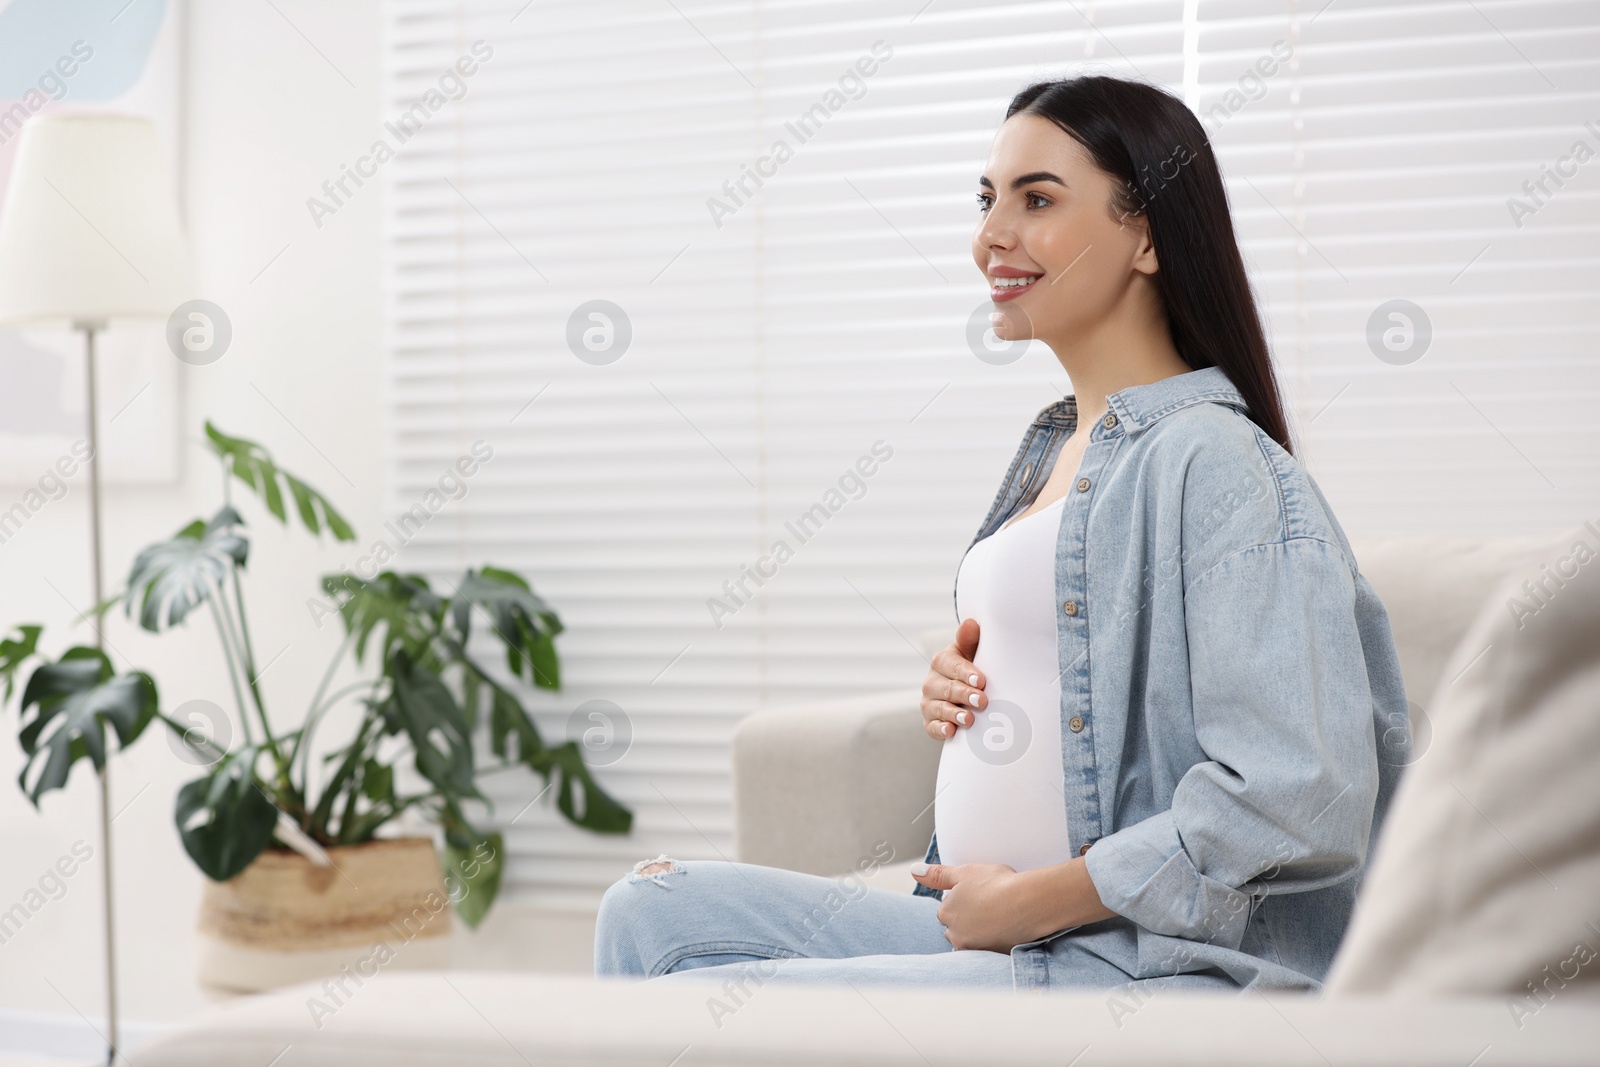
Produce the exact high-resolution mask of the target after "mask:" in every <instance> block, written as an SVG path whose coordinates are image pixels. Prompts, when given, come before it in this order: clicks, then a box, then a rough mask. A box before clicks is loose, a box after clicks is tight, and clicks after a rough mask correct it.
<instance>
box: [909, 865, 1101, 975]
mask: <svg viewBox="0 0 1600 1067" xmlns="http://www.w3.org/2000/svg"><path fill="white" fill-rule="evenodd" d="M911 877H913V878H915V879H916V880H917V881H918V882H919V883H921V884H922V885H925V886H927V887H928V888H929V889H942V890H944V899H943V901H942V902H941V903H940V905H939V913H938V914H939V921H940V922H941V923H943V924H944V928H945V930H944V937H945V940H946V941H948V942H950V943H951V944H952V945H954V946H955V947H956V948H978V949H988V950H989V951H990V952H1010V951H1011V950H1012V949H1013V948H1015V947H1016V946H1018V945H1021V944H1025V943H1026V942H1029V941H1037V940H1038V939H1039V938H1041V937H1045V936H1047V935H1049V934H1052V933H1055V932H1056V931H1058V930H1066V929H1070V928H1073V927H1077V926H1084V925H1087V924H1088V923H1094V922H1099V921H1101V920H1102V919H1109V918H1111V917H1113V916H1114V915H1116V912H1114V911H1112V910H1111V909H1110V908H1108V907H1106V906H1105V904H1103V903H1102V902H1101V900H1100V894H1099V893H1097V892H1096V891H1095V888H1094V880H1093V879H1091V878H1090V877H1089V869H1088V867H1086V866H1085V865H1084V862H1083V860H1082V858H1078V859H1070V860H1067V861H1066V862H1064V863H1057V864H1054V865H1053V866H1050V867H1038V868H1035V869H1033V870H1029V871H1024V872H1022V873H1018V872H1017V870H1016V868H1014V867H1008V866H1006V865H1005V864H1003V863H961V864H956V865H954V866H952V865H950V864H939V863H935V864H932V865H928V864H923V863H919V864H916V865H915V866H913V867H912V868H911Z"/></svg>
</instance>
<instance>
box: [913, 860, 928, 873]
mask: <svg viewBox="0 0 1600 1067" xmlns="http://www.w3.org/2000/svg"><path fill="white" fill-rule="evenodd" d="M911 873H912V874H927V873H928V865H927V864H926V863H913V864H912V865H911Z"/></svg>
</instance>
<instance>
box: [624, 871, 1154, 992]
mask: <svg viewBox="0 0 1600 1067" xmlns="http://www.w3.org/2000/svg"><path fill="white" fill-rule="evenodd" d="M652 865H658V867H659V869H657V870H655V871H654V872H653V873H652V872H647V868H650V867H651V866H652ZM938 910H939V901H937V900H934V899H932V898H930V897H918V896H912V895H911V894H909V893H899V892H895V891H893V890H889V889H880V888H875V887H872V886H869V885H867V884H866V883H865V882H864V881H863V880H862V879H861V878H860V877H859V876H858V875H856V874H854V873H852V874H849V875H845V876H843V877H839V878H824V877H821V876H818V875H811V874H798V873H796V872H794V871H785V870H780V869H778V868H775V867H761V866H757V865H755V864H751V863H730V862H725V861H720V860H673V859H669V858H668V857H666V856H658V857H657V858H656V859H654V860H643V861H641V862H639V863H638V864H636V865H635V866H634V870H633V871H632V873H630V874H628V875H626V876H624V877H623V878H621V879H619V880H618V881H616V882H615V883H613V884H612V885H611V887H610V888H609V889H607V890H606V893H605V896H604V897H603V898H602V899H601V902H600V912H599V915H598V918H597V922H596V928H595V942H594V969H595V973H596V974H597V975H614V976H627V977H633V978H658V979H661V980H665V981H680V980H687V981H703V982H713V983H718V984H720V985H721V986H722V995H721V996H720V997H718V998H717V1003H716V1004H713V1005H712V1008H713V1013H715V1012H716V1011H717V1010H718V1005H719V1004H720V1005H721V1010H725V1011H727V1012H729V1013H731V1012H732V1011H735V1010H737V1008H738V1006H739V1005H740V1004H741V1003H743V1002H744V1000H745V999H748V997H750V996H751V995H753V993H754V991H755V990H756V989H757V988H759V987H761V986H763V985H766V984H767V983H769V982H774V981H777V982H783V983H785V984H790V983H808V984H838V985H843V984H845V983H854V984H856V985H865V984H875V985H911V986H956V987H962V988H968V989H971V988H980V987H987V988H991V989H1004V990H1009V989H1011V988H1013V987H1012V978H1011V957H1010V956H1008V955H1006V954H1005V953H1003V952H986V951H981V950H977V949H955V948H953V947H951V945H950V942H949V941H946V940H945V937H944V927H943V926H942V925H941V924H940V923H939V919H938V917H937V914H936V913H937V912H938ZM1117 977H1119V978H1121V977H1122V976H1121V975H1120V974H1119V975H1118V976H1117Z"/></svg>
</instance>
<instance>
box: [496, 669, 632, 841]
mask: <svg viewBox="0 0 1600 1067" xmlns="http://www.w3.org/2000/svg"><path fill="white" fill-rule="evenodd" d="M489 747H490V749H491V750H493V752H494V753H495V754H496V755H498V756H500V757H501V758H503V759H506V760H509V761H511V762H514V763H521V764H523V765H525V766H527V767H528V768H530V769H531V770H534V771H536V772H538V773H539V774H540V775H541V776H543V778H544V780H545V781H546V782H547V783H549V784H550V785H552V786H554V787H555V794H556V807H557V808H558V809H560V811H561V814H563V815H565V816H566V817H567V818H568V819H570V820H571V821H572V822H573V823H575V824H576V825H578V826H581V827H583V828H584V829H586V830H592V831H594V832H595V833H597V834H625V833H627V832H629V831H630V830H631V829H632V828H633V813H632V812H630V811H629V810H628V809H627V808H625V807H623V806H622V805H621V804H618V803H617V802H616V800H614V799H613V798H612V797H611V795H610V794H609V793H607V792H606V791H605V790H604V789H601V788H600V783H598V782H596V781H595V780H594V775H592V774H591V773H590V771H589V765H588V764H587V763H585V762H584V761H583V750H582V749H580V748H579V747H578V744H577V742H575V741H566V742H563V743H562V744H560V745H557V746H555V747H554V748H547V747H546V746H545V744H544V741H543V740H542V739H541V738H540V736H539V730H538V728H537V727H536V726H534V724H533V720H532V719H530V718H529V717H528V713H527V712H526V711H525V710H523V707H522V705H521V704H520V703H518V701H517V699H516V698H515V697H514V696H512V695H511V694H510V693H508V692H507V691H506V690H504V689H501V688H499V687H498V686H496V687H494V695H493V698H492V701H491V703H490V705H489Z"/></svg>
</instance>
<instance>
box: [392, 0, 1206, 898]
mask: <svg viewBox="0 0 1600 1067" xmlns="http://www.w3.org/2000/svg"><path fill="white" fill-rule="evenodd" d="M918 6H919V5H916V4H906V3H880V2H866V3H863V2H860V0H852V2H827V3H817V2H811V3H787V4H779V3H748V2H746V3H716V4H712V3H684V2H678V3H677V4H676V5H675V6H674V5H673V4H663V3H660V2H658V0H648V2H606V3H593V2H583V3H578V2H570V3H544V2H541V3H539V4H536V5H533V6H531V7H528V8H526V9H525V10H521V11H520V13H519V8H521V4H520V2H519V3H513V4H507V5H486V4H476V3H475V4H470V5H468V4H461V3H443V2H424V0H418V2H398V3H395V4H393V5H392V8H391V12H392V14H391V18H390V41H389V45H388V48H387V54H388V63H389V79H388V90H387V93H386V100H385V107H386V110H387V111H388V112H389V114H390V115H391V116H394V115H400V114H403V113H406V112H407V110H408V109H409V108H411V107H412V104H413V102H414V101H415V100H417V99H418V98H419V97H421V96H423V95H424V94H425V93H426V92H427V90H428V89H429V88H430V87H437V84H438V80H439V77H440V74H441V72H443V71H444V70H445V69H446V68H447V67H449V66H450V65H451V64H453V63H454V62H455V61H456V59H457V58H458V57H459V56H462V55H469V54H471V51H472V46H473V43H474V42H475V41H480V40H481V41H483V42H484V43H485V45H486V46H488V47H489V48H492V50H493V54H492V56H491V57H489V58H488V59H486V60H483V61H482V62H481V63H480V64H479V66H478V70H477V72H476V73H475V74H473V75H472V76H471V77H470V78H464V79H462V80H463V82H464V85H465V92H464V95H462V96H460V98H459V99H453V98H449V97H448V96H446V98H445V99H444V100H443V102H442V103H441V106H439V108H438V109H437V111H436V112H433V113H432V114H431V115H430V116H429V117H428V118H427V119H426V121H425V122H423V123H421V124H420V129H418V130H417V131H416V132H414V133H413V134H412V136H411V137H410V139H409V140H407V141H406V142H405V144H404V145H403V146H399V148H398V151H397V153H396V156H395V158H394V160H393V161H392V162H388V163H386V164H384V174H385V191H386V196H387V208H386V216H387V225H388V241H389V248H390V256H389V259H390V278H389V292H390V298H389V299H390V303H389V322H390V328H391V336H390V337H389V341H388V343H389V348H390V353H391V359H390V366H391V371H390V383H389V398H388V405H389V410H390V413H391V416H392V427H393V435H394V442H393V444H394V454H395V456H396V457H397V459H396V463H395V466H394V472H393V474H394V477H393V493H394V497H393V505H394V507H395V509H396V510H403V509H404V508H406V507H408V506H410V504H412V503H414V502H415V501H416V500H417V499H418V498H419V497H420V496H421V495H422V494H423V493H424V492H425V491H426V488H427V486H428V485H430V484H431V483H433V482H434V480H436V479H437V478H438V476H439V474H440V473H441V472H442V471H443V470H444V468H445V466H446V465H447V464H449V463H450V462H451V461H452V460H453V459H454V458H455V457H456V456H458V455H461V454H463V453H464V452H465V450H466V449H467V448H468V447H469V446H470V444H471V442H472V441H474V440H476V439H479V438H481V439H483V440H484V441H486V442H487V443H489V444H490V445H491V446H492V447H493V449H494V458H493V459H492V460H490V461H489V462H487V463H485V464H484V465H483V466H482V468H481V469H480V471H479V472H478V473H477V474H476V475H474V477H473V478H472V479H471V480H470V482H469V492H468V494H467V495H466V496H465V497H464V498H463V499H461V500H459V501H452V502H451V503H450V504H449V505H448V508H446V509H441V511H440V513H439V515H438V516H436V517H435V518H433V519H432V520H431V521H430V522H429V523H428V524H427V526H426V527H425V528H424V529H423V530H422V531H421V532H420V533H419V534H417V535H416V536H415V538H413V539H412V540H411V542H410V543H409V544H408V545H407V546H406V547H405V549H404V550H403V552H404V554H403V555H402V557H401V559H400V560H399V561H398V562H399V564H400V565H402V566H405V567H408V568H412V569H417V570H422V571H424V572H426V573H429V574H434V573H438V574H440V575H441V576H445V575H448V574H449V573H450V572H451V571H452V570H455V569H457V568H459V567H460V566H463V565H468V564H476V563H478V562H480V561H485V560H488V561H492V562H494V563H497V564H499V565H501V566H508V567H513V568H516V569H519V570H522V571H524V572H525V573H527V574H528V575H529V576H530V578H531V579H532V581H533V583H534V585H535V588H536V589H537V590H538V591H539V592H540V593H541V594H542V595H544V596H545V597H546V598H547V599H548V600H549V601H550V602H551V604H552V605H553V607H554V608H555V609H556V610H557V611H558V612H559V613H560V615H561V617H562V620H563V622H564V623H565V624H566V626H567V628H568V629H567V632H566V633H564V634H563V635H561V637H560V638H559V639H558V642H557V644H558V647H559V649H560V652H561V657H562V670H563V681H564V687H563V691H562V692H561V693H559V694H549V693H544V692H540V693H538V694H535V695H534V696H533V698H532V700H533V702H534V704H535V705H536V706H537V707H538V708H540V709H542V710H541V712H540V714H539V721H540V724H541V726H542V727H543V729H544V731H545V734H546V736H547V738H548V739H549V740H551V741H560V740H564V739H565V738H566V737H567V736H568V728H569V727H568V719H569V717H570V715H571V714H572V712H573V711H574V709H578V708H580V707H581V706H583V705H585V702H587V701H591V700H607V701H611V702H612V703H613V704H615V705H616V706H617V707H619V708H620V709H622V711H623V713H625V715H626V716H627V725H628V727H629V728H631V733H632V738H631V747H629V749H628V751H627V753H626V755H624V756H622V757H621V758H620V759H615V760H614V761H611V762H607V763H606V764H605V765H603V766H600V767H599V768H598V770H597V774H598V776H599V778H600V780H601V782H602V783H603V784H604V785H605V787H606V788H607V789H608V790H610V791H611V792H612V793H613V794H614V795H615V796H617V797H618V798H619V799H620V800H622V801H623V802H624V803H626V804H628V805H629V806H630V807H632V809H633V810H634V812H635V817H636V818H635V831H634V834H633V835H632V837H631V839H626V840H623V839H617V838H604V837H597V836H593V835H590V834H587V833H586V832H584V831H580V830H576V829H573V828H572V827H570V826H568V825H566V824H565V822H564V821H563V820H562V819H561V818H560V817H559V815H557V814H555V813H554V812H553V811H552V810H550V808H549V806H548V798H545V800H542V801H540V802H538V803H536V804H534V805H533V806H532V807H531V808H527V810H525V811H524V810H523V809H524V808H525V807H526V805H527V804H528V802H529V801H530V800H532V799H533V798H534V796H535V795H536V793H537V792H538V787H539V783H538V781H537V779H535V778H533V777H532V776H531V775H520V774H519V775H511V774H507V775H505V776H502V777H501V778H500V779H499V780H498V781H497V782H496V784H495V786H494V789H495V793H494V796H495V800H496V807H497V812H498V814H499V818H500V821H501V824H502V825H503V826H504V827H505V829H506V832H507V842H508V851H509V853H510V857H511V864H510V869H509V872H508V889H509V890H510V891H511V892H512V893H514V894H517V895H519V896H520V897H521V898H522V899H527V900H535V901H539V902H542V903H548V904H562V903H566V904H575V905H592V904H593V902H594V901H595V899H597V896H598V891H599V889H600V888H602V887H603V886H605V885H606V884H608V883H609V882H610V881H612V880H614V879H615V878H616V877H618V875H619V874H620V873H621V872H623V871H625V870H627V868H628V866H630V865H631V864H632V862H633V861H634V860H635V859H637V858H641V857H645V856H653V855H655V854H656V853H657V852H659V851H666V852H668V853H671V854H676V855H683V856H712V857H715V856H718V855H725V856H730V857H731V854H732V811H731V807H730V769H729V760H728V740H729V736H730V734H731V731H732V729H733V727H734V725H735V723H736V722H737V721H738V720H739V718H741V717H742V716H744V715H745V714H748V713H749V712H750V711H752V710H754V709H756V708H759V707H763V706H771V705H774V704H779V703H785V702H790V701H796V700H807V699H815V698H827V697H830V696H845V695H849V694H852V693H857V692H865V691H871V690H877V689H885V688H894V687H915V686H916V685H918V684H919V683H920V678H921V676H922V673H923V672H924V671H925V669H926V668H925V666H924V664H923V663H922V661H921V660H920V658H919V657H918V655H917V652H916V649H915V646H914V643H915V641H916V640H917V638H918V635H919V634H920V633H921V632H922V631H924V630H926V629H928V628H929V627H933V626H948V625H949V624H950V620H951V616H952V611H953V609H952V606H951V601H950V588H951V584H952V582H953V580H954V572H955V566H956V562H957V560H958V558H959V556H960V552H961V550H962V549H963V548H964V547H965V546H966V543H967V541H968V540H970V538H971V536H972V533H973V531H974V529H975V528H976V526H977V523H978V522H979V520H980V519H981V518H982V516H983V513H984V511H985V509H986V508H987V507H988V504H989V502H990V499H991V498H992V496H993V494H994V491H995V489H996V485H997V481H998V479H999V478H1000V476H1001V474H1002V473H1003V470H1004V464H1005V462H1006V461H1007V460H1008V459H1009V457H1010V453H1011V450H1012V449H1013V448H1014V447H1015V445H1016V442H1017V439H1018V437H1019V435H1020V433H1021V430H1022V428H1023V426H1024V424H1025V423H1026V421H1027V419H1028V418H1030V417H1031V416H1032V415H1033V413H1034V412H1036V411H1037V410H1038V408H1040V407H1041V406H1043V405H1044V404H1046V403H1049V402H1050V401H1051V400H1052V399H1055V398H1057V397H1059V396H1060V395H1061V394H1062V393H1064V392H1065V391H1067V389H1068V385H1067V382H1066V378H1065V376H1064V375H1063V374H1062V373H1061V372H1060V369H1059V366H1058V365H1056V364H1055V362H1054V360H1053V359H1052V358H1051V357H1050V355H1049V353H1048V352H1047V351H1045V350H1043V349H1042V348H1040V347H1039V346H1031V347H1032V348H1033V349H1034V350H1033V351H1030V352H1028V353H1027V355H1026V356H1024V358H1022V359H1020V360H1018V361H1017V362H1015V363H1013V364H1011V365H1009V366H995V365H991V364H990V363H985V362H983V361H981V360H979V359H978V358H977V356H976V355H974V353H973V351H971V350H970V349H969V347H968V344H967V341H966V339H965V334H966V329H967V322H968V319H969V316H970V315H971V314H972V313H973V311H974V310H975V309H977V308H978V306H979V304H980V303H983V304H986V303H987V300H986V297H985V295H984V294H985V289H984V286H983V284H982V282H981V279H980V277H979V276H978V273H977V270H976V268H975V267H974V266H973V264H972V260H971V254H970V239H971V232H972V226H973V224H974V222H975V220H976V218H977V214H976V210H977V209H976V205H975V202H974V199H973V197H974V194H975V192H976V189H977V186H976V179H977V175H978V173H979V172H980V170H981V168H982V164H983V161H984V158H985V156H986V153H987V150H988V145H989V141H990V139H991V138H992V136H993V133H994V130H995V127H996V126H997V124H998V122H999V121H1000V118H1001V116H1002V114H1003V111H1004V106H1005V104H1006V102H1007V101H1008V100H1009V99H1010V97H1011V95H1012V94H1013V93H1015V92H1016V90H1017V89H1019V88H1020V87H1022V86H1023V85H1024V84H1026V83H1027V82H1028V81H1030V80H1032V79H1033V78H1035V77H1040V76H1047V75H1049V74H1051V73H1055V72H1059V71H1061V70H1063V69H1069V68H1080V67H1084V66H1085V65H1088V66H1092V67H1093V68H1095V69H1099V70H1105V71H1108V72H1117V73H1123V74H1127V75H1133V76H1145V77H1148V78H1150V79H1152V80H1157V81H1160V82H1162V83H1165V84H1172V85H1176V84H1177V83H1178V81H1179V80H1180V78H1181V73H1182V61H1183V58H1182V48H1183V25H1182V8H1183V5H1182V3H1181V0H1161V2H1151V0H1121V2H1107V0H1098V2H1094V3H1089V2H1084V3H1082V4H1079V5H1076V10H1075V9H1074V6H1073V5H1067V4H1060V3H1054V2H1047V3H1007V4H995V3H972V2H967V3H959V2H955V0H938V2H937V3H934V4H932V5H929V6H928V7H926V8H925V9H924V10H922V11H920V12H919V11H918ZM780 142H781V143H782V144H783V145H784V146H785V147H784V148H781V149H780V148H778V147H777V146H778V145H779V144H780ZM596 300H603V301H609V302H610V303H611V304H612V305H615V307H616V308H618V309H620V311H621V314H622V315H625V317H626V324H627V328H628V330H629V331H631V338H630V339H629V341H628V344H627V347H626V350H625V351H623V352H622V354H621V355H620V356H616V354H615V353H616V350H617V348H618V347H620V346H619V345H617V344H616V343H615V341H616V336H613V338H612V340H613V347H612V349H611V350H610V351H603V352H592V351H589V349H588V348H587V347H585V344H584V338H583V336H582V334H583V331H584V330H585V329H592V330H594V331H595V333H594V334H593V336H592V337H591V338H590V339H591V340H592V341H594V342H595V343H596V344H597V345H599V344H601V343H603V342H604V341H605V340H606V338H605V336H604V334H605V333H606V332H607V330H608V328H612V327H614V328H618V329H620V327H621V324H622V321H623V320H622V318H621V317H620V316H618V315H617V314H615V313H613V312H608V317H609V320H610V323H611V326H610V327H608V326H607V320H606V319H604V318H603V319H595V320H591V319H589V318H588V317H587V314H586V313H584V314H580V315H579V316H578V323H577V325H576V326H571V325H570V323H571V320H572V318H573V315H574V312H575V310H578V309H580V306H582V305H587V304H588V303H589V302H591V301H596ZM569 327H570V328H571V329H572V330H575V331H576V333H577V341H576V344H575V346H574V345H569V342H568V336H569ZM575 347H576V349H577V354H575V351H574V348H575ZM608 360H609V361H608ZM869 471H870V473H865V472H869ZM780 541H782V542H785V543H786V544H787V546H788V547H789V549H790V550H791V552H790V553H788V554H786V553H784V552H782V551H781V550H780V551H778V552H776V553H775V552H774V551H773V550H774V546H775V545H776V544H777V543H778V542H780ZM779 557H782V558H781V559H780V558H779ZM758 578H759V582H758V581H757V579H758ZM719 603H720V606H719ZM613 755H614V753H613ZM610 758H611V757H610V756H603V757H602V759H603V760H609V759H610Z"/></svg>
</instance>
